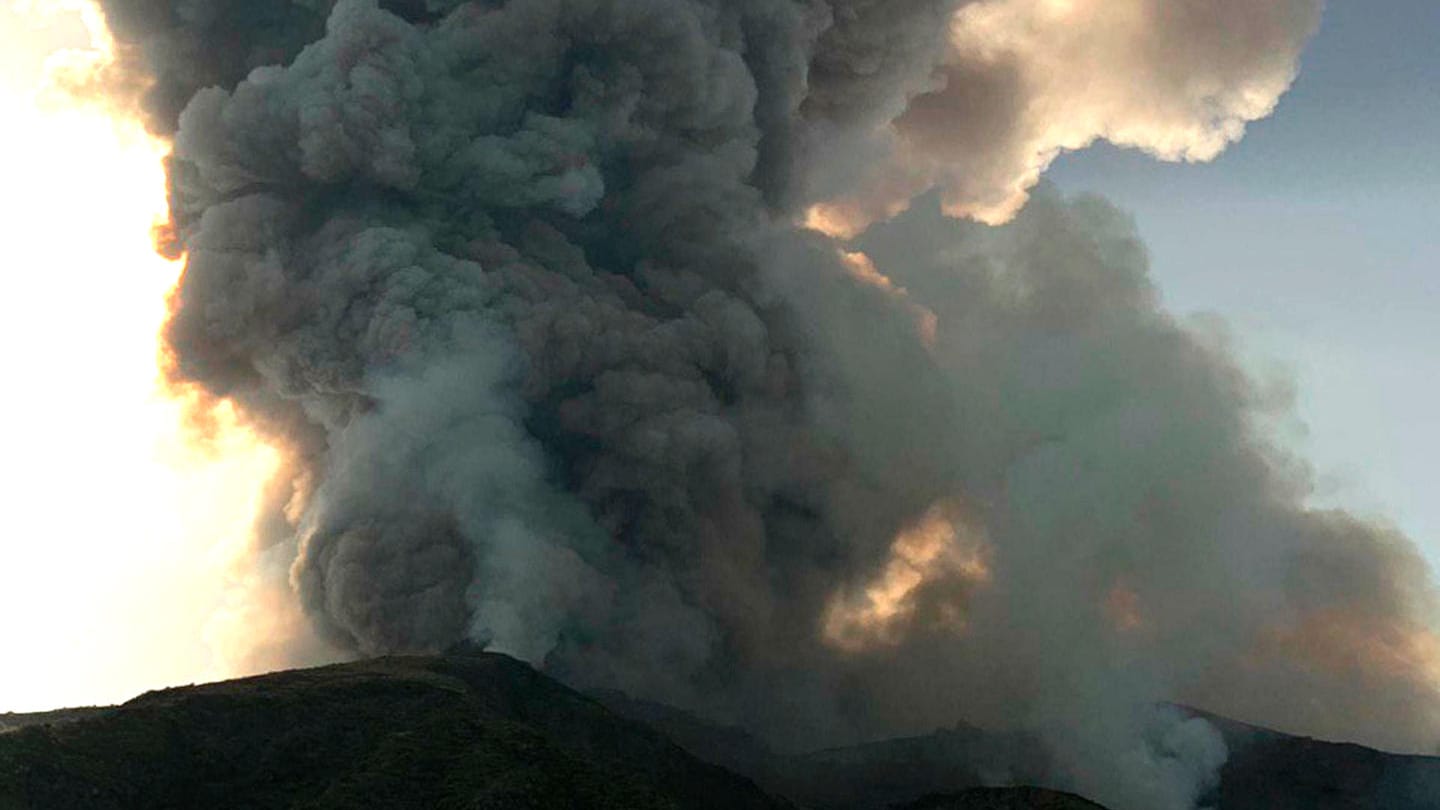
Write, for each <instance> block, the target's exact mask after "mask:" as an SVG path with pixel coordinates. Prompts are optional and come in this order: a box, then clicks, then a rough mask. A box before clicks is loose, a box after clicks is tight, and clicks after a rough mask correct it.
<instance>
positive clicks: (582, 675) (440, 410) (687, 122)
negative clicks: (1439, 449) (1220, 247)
mask: <svg viewBox="0 0 1440 810" xmlns="http://www.w3.org/2000/svg"><path fill="white" fill-rule="evenodd" d="M1319 5H1320V0H1282V1H1281V2H1275V0H1222V1H1221V2H1217V1H1216V0H1105V1H1104V2H1101V1H1100V0H974V1H972V2H964V1H963V0H508V1H507V0H470V1H469V2H460V0H388V2H378V3H377V2H376V0H335V1H333V2H332V0H175V2H168V1H163V0H105V1H104V3H103V6H104V10H105V13H106V16H107V19H108V22H109V24H110V26H111V28H112V30H113V31H114V33H115V35H116V38H117V40H118V42H119V43H120V45H121V47H122V48H123V49H124V50H123V53H124V54H125V55H126V61H125V62H124V63H123V64H122V65H121V66H120V68H119V69H120V70H128V71H131V72H138V73H140V74H143V75H144V76H146V77H147V81H148V83H149V86H148V90H147V93H146V96H145V98H144V99H143V106H144V109H145V110H146V114H147V115H148V120H149V124H150V126H151V127H152V129H154V130H155V131H157V132H160V133H163V134H166V135H168V136H171V137H172V138H173V143H174V152H173V155H172V157H171V158H170V160H169V166H168V168H169V182H170V195H171V196H170V201H171V219H172V222H171V231H170V233H169V240H170V241H169V245H168V246H169V248H171V249H173V250H175V251H176V252H183V253H184V254H185V255H186V257H187V260H186V261H187V263H186V269H185V274H184V277H183V280H182V282H181V284H180V286H179V288H178V290H177V293H176V299H175V302H174V312H173V317H172V320H171V322H170V324H169V326H168V331H167V335H166V337H167V340H168V344H169V346H170V348H171V350H172V351H173V354H174V358H175V370H174V373H175V374H176V375H177V376H178V377H179V378H182V379H184V380H185V381H187V382H190V383H193V384H197V385H199V386H201V387H202V388H203V389H204V390H206V391H208V392H209V393H210V394H212V395H214V396H216V397H224V398H228V399H230V400H231V401H233V402H234V403H235V404H236V405H237V406H238V407H239V408H240V409H241V411H242V412H243V413H244V414H246V415H247V417H248V418H249V419H250V420H251V421H252V422H253V423H254V424H255V425H256V426H257V427H258V428H259V429H261V430H263V431H264V432H265V434H266V435H268V436H269V437H270V438H272V439H273V440H275V441H276V442H277V443H278V444H280V445H281V446H283V447H285V448H286V450H287V453H288V457H289V462H288V464H287V465H286V467H285V470H284V473H283V477H282V479H281V480H279V481H277V482H276V483H275V484H274V485H273V486H272V487H271V491H272V497H271V498H270V499H269V505H268V507H267V511H266V514H265V515H263V516H262V520H261V521H260V524H259V525H260V530H259V532H258V535H259V537H258V543H259V551H258V552H257V553H258V554H259V556H261V557H263V559H264V561H265V565H266V566H268V567H267V569H266V570H280V571H284V570H285V569H287V568H288V577H289V582H290V586H291V587H293V589H294V592H295V593H296V595H297V598H298V601H299V603H300V604H301V605H302V606H303V608H304V611H305V612H306V614H307V615H308V617H309V619H310V622H311V624H312V625H313V627H314V628H315V631H316V632H317V633H318V636H319V637H320V639H321V640H323V642H324V643H326V644H328V645H331V646H332V647H334V648H335V649H337V650H339V651H341V652H342V653H347V654H359V655H368V654H377V653H387V652H399V651H431V650H437V649H442V648H444V647H446V646H447V645H449V644H451V643H453V642H455V641H457V640H461V639H467V638H468V639H474V640H478V641H482V642H484V643H486V644H488V645H489V646H491V647H492V648H493V649H496V650H500V651H504V652H508V653H512V654H515V655H517V656H520V657H522V658H525V659H526V660H529V661H531V662H533V663H535V664H536V665H538V666H541V667H543V668H545V669H546V670H548V671H550V672H552V673H554V674H556V675H558V676H560V677H562V678H565V679H567V680H569V681H571V682H572V683H576V684H578V685H582V686H593V687H614V688H620V689H624V690H626V691H629V692H631V693H634V694H638V695H643V696H646V697H649V698H652V699H656V700H662V701H667V702H670V703H674V704H679V705H682V706H686V707H689V708H692V709H694V710H697V711H700V712H703V713H705V714H708V715H710V716H714V717H720V718H724V719H726V720H731V721H738V722H742V723H745V724H746V725H749V726H750V727H752V728H754V729H756V730H758V731H760V732H762V733H764V734H766V735H768V736H769V737H770V738H771V739H772V740H775V741H777V742H779V743H784V744H790V745H806V744H817V743H820V742H825V743H838V742H843V741H846V740H851V739H859V738H864V737H872V736H876V735H881V734H894V733H900V732H904V731H913V730H917V729H924V728H927V727H929V726H933V724H935V723H936V722H937V721H939V722H947V721H949V720H958V719H960V718H967V719H970V720H972V721H977V722H983V723H990V724H996V725H1007V726H1023V727H1026V728H1030V729H1034V730H1037V731H1038V732H1040V733H1041V734H1042V735H1043V736H1044V739H1045V740H1046V742H1047V744H1048V745H1049V746H1050V747H1051V748H1052V749H1053V754H1054V758H1055V761H1056V762H1057V763H1058V764H1059V766H1060V768H1061V770H1062V773H1061V774H1060V775H1059V776H1057V779H1058V780H1061V781H1063V782H1064V783H1066V785H1067V786H1071V787H1075V788H1079V789H1080V790H1082V791H1084V792H1086V793H1088V794H1089V795H1092V796H1094V797H1096V798H1099V799H1101V800H1104V801H1106V802H1108V803H1111V804H1113V805H1114V806H1116V807H1118V808H1143V809H1144V810H1156V809H1157V808H1160V809H1161V810H1164V809H1165V808H1187V807H1193V806H1194V804H1195V802H1196V801H1197V800H1198V797H1200V796H1201V794H1202V793H1203V792H1204V791H1205V790H1206V789H1207V787H1208V786H1209V785H1210V784H1211V783H1212V781H1213V779H1214V778H1215V773H1216V769H1217V768H1218V767H1219V765H1220V764H1221V763H1222V762H1223V761H1224V758H1225V749H1224V745H1223V743H1222V742H1221V740H1220V737H1219V735H1218V733H1217V732H1216V731H1215V730H1214V729H1213V728H1212V727H1211V726H1209V725H1208V724H1207V723H1205V722H1204V721H1202V720H1198V719H1187V718H1186V717H1184V716H1183V715H1182V714H1180V713H1179V712H1176V711H1174V710H1171V709H1165V708H1162V707H1163V706H1164V705H1166V704H1165V702H1166V701H1186V702H1193V703H1198V704H1200V705H1203V706H1205V707H1206V708H1211V709H1215V710H1219V711H1232V712H1235V713H1237V714H1241V715H1243V716H1244V717H1245V718H1246V719H1249V720H1255V721H1259V722H1267V723H1274V724H1280V725H1283V726H1285V727H1287V728H1292V729H1296V730H1302V731H1307V732H1310V733H1316V734H1327V735H1345V736H1350V737H1352V738H1357V739H1362V740H1366V741H1370V742H1375V743H1380V744H1386V745H1391V746H1407V747H1416V746H1422V745H1423V746H1428V745H1431V744H1433V743H1434V742H1435V741H1436V740H1437V738H1440V700H1437V693H1436V683H1437V676H1440V673H1437V666H1440V651H1437V646H1440V645H1437V643H1436V637H1435V635H1434V632H1433V628H1434V626H1435V625H1434V616H1435V613H1434V612H1435V598H1434V592H1433V589H1432V587H1431V584H1430V582H1429V580H1428V576H1427V574H1426V573H1425V571H1426V569H1425V566H1424V565H1423V563H1422V562H1421V560H1420V558H1419V556H1418V555H1417V553H1416V551H1415V549H1414V547H1413V545H1412V544H1411V543H1410V542H1409V541H1408V540H1406V539H1405V538H1404V537H1401V536H1399V535H1397V534H1396V533H1395V532H1393V531H1391V530H1389V529H1387V528H1385V527H1382V526H1377V525H1372V524H1371V523H1367V522H1365V521H1363V520H1360V519H1358V518H1356V517H1353V516H1350V515H1347V514H1343V513H1336V512H1318V511H1314V510H1312V509H1309V508H1307V506H1306V505H1305V502H1306V499H1307V496H1308V493H1309V486H1310V483H1309V479H1308V473H1307V471H1306V469H1305V468H1304V466H1303V465H1302V464H1300V463H1299V462H1297V461H1296V460H1295V459H1293V458H1291V457H1289V456H1287V455H1286V454H1285V453H1284V452H1282V451H1281V450H1280V449H1278V448H1277V447H1275V446H1273V445H1272V444H1271V443H1269V442H1268V441H1267V438H1266V433H1265V430H1264V428H1265V425H1266V424H1267V420H1268V419H1270V418H1271V417H1272V416H1274V415H1275V414H1277V413H1282V414H1283V412H1284V408H1285V407H1286V405H1287V403H1286V402H1285V401H1284V398H1283V396H1277V395H1275V394H1274V393H1273V392H1272V391H1270V390H1268V389H1267V388H1266V387H1265V386H1262V385H1258V384H1256V383H1255V382H1254V381H1252V380H1250V379H1249V378H1248V377H1247V376H1246V375H1245V374H1244V373H1242V372H1241V370H1240V369H1239V368H1238V366H1237V364H1236V362H1235V360H1234V359H1233V358H1232V357H1231V354H1230V353H1229V351H1228V350H1227V347H1226V344H1225V339H1224V337H1223V335H1220V334H1216V333H1214V332H1202V331H1197V330H1196V329H1194V328H1191V327H1187V326H1185V325H1183V324H1180V323H1178V322H1176V321H1175V320H1174V319H1173V318H1171V317H1170V316H1169V315H1168V314H1167V313H1166V312H1165V311H1164V310H1163V309H1162V308H1161V307H1160V305H1159V301H1158V296H1157V295H1156V293H1155V291H1154V289H1153V288H1152V287H1151V285H1150V282H1149V281H1148V279H1147V270H1146V258H1145V252H1144V249H1143V247H1142V246H1141V245H1140V244H1139V243H1138V241H1137V239H1136V237H1135V234H1134V229H1133V227H1132V226H1131V224H1130V223H1129V222H1128V220H1127V219H1126V218H1125V217H1124V216H1123V215H1121V214H1119V213H1117V212H1116V211H1115V210H1114V209H1112V208H1111V207H1110V206H1109V205H1107V204H1106V203H1104V202H1103V201H1101V200H1097V199H1092V198H1083V199H1073V200H1069V199H1064V198H1061V197H1060V196H1059V195H1057V194H1056V193H1055V192H1053V191H1052V190H1049V189H1046V188H1044V187H1043V186H1042V187H1040V189H1039V190H1038V191H1037V192H1036V193H1035V194H1034V197H1033V199H1031V200H1030V201H1029V203H1028V205H1024V207H1023V208H1022V204H1024V201H1025V199H1026V195H1027V192H1028V191H1029V190H1030V189H1031V187H1032V186H1034V184H1035V183H1036V181H1037V179H1038V176H1039V174H1040V172H1041V171H1042V170H1043V168H1044V167H1045V165H1046V164H1047V163H1048V161H1049V160H1050V159H1051V158H1053V157H1054V155H1055V154H1056V153H1057V152H1058V151H1059V150H1061V149H1066V148H1076V147H1079V146H1083V145H1084V144H1086V143H1089V142H1090V141H1092V140H1094V139H1096V138H1106V139H1109V140H1111V141H1113V142H1116V143H1119V144H1124V145H1131V146H1136V147H1140V148H1143V149H1146V150H1149V151H1151V152H1153V153H1155V154H1156V155H1158V156H1160V157H1163V158H1169V159H1207V158H1209V157H1212V156H1214V155H1215V154H1216V153H1217V152H1219V151H1220V150H1221V149H1223V147H1224V146H1225V145H1226V144H1227V143H1228V142H1230V141H1232V140H1234V139H1235V138H1237V137H1239V136H1240V134H1241V132H1242V130H1243V127H1244V124H1245V123H1246V122H1247V121H1249V120H1253V119H1255V118H1258V117H1261V116H1264V115H1266V114H1268V112H1269V111H1270V109H1271V108H1272V107H1273V105H1274V103H1275V101H1276V99H1277V98H1278V97H1279V96H1280V94H1281V93H1283V92H1284V90H1285V89H1286V88H1287V87H1288V85H1289V83H1290V81H1291V79H1292V78H1293V76H1294V73H1295V70H1296V64H1297V61H1296V60H1297V58H1298V54H1299V51H1300V49H1301V47H1302V46H1303V43H1304V42H1305V40H1306V39H1307V38H1308V36H1309V35H1310V34H1311V33H1312V32H1313V30H1314V28H1315V26H1316V24H1317V20H1318V15H1319ZM929 189H935V190H934V191H932V192H930V193H925V192H926V191H927V190H929ZM907 209H908V210H907ZM957 215H968V216H969V217H972V218H977V219H981V220H984V221H986V222H990V223H1000V222H1002V221H1004V220H1006V219H1007V218H1009V217H1011V216H1012V215H1014V219H1013V222H1010V223H1009V224H1006V225H1003V226H1000V227H992V226H990V225H982V224H979V223H977V222H974V221H967V220H965V219H963V218H959V219H957V218H956V216H957ZM277 561H278V563H277ZM282 576H284V574H282ZM295 643H296V645H297V649H299V648H301V647H304V648H305V649H310V648H311V647H313V644H314V641H313V640H297V641H296V642H295ZM267 660H275V659H274V656H273V650H272V654H271V657H270V658H267Z"/></svg>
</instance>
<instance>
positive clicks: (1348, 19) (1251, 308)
mask: <svg viewBox="0 0 1440 810" xmlns="http://www.w3.org/2000/svg"><path fill="white" fill-rule="evenodd" d="M1437 43H1440V2H1436V0H1331V2H1330V4H1329V7H1328V8H1327V10H1326V14H1325V19H1324V23H1323V28H1322V30H1321V32H1320V34H1319V36H1318V37H1317V38H1316V39H1315V41H1314V42H1312V43H1311V46H1310V48H1309V49H1308V50H1307V51H1306V55H1305V59H1304V62H1303V65H1302V68H1301V72H1300V78H1299V80H1298V81H1297V82H1296V84H1295V86H1294V88H1293V89H1292V90H1291V92H1290V93H1289V94H1288V95H1286V96H1285V98H1284V99H1283V100H1282V101H1281V103H1280V107H1279V109H1277V110H1276V112H1275V114H1274V115H1273V116H1272V117H1270V118H1269V119H1267V120H1264V121H1261V122H1259V123H1258V124H1255V125H1253V126H1252V127H1251V128H1250V131H1249V134H1248V135H1247V136H1246V138H1245V139H1244V140H1243V141H1242V142H1240V143H1239V144H1237V145H1235V146H1233V147H1231V149H1230V151H1229V152H1227V153H1226V154H1225V155H1223V156H1221V158H1220V159H1219V160H1217V161H1216V162H1214V163H1212V164H1206V165H1198V166H1196V165H1171V164H1161V163H1158V162H1156V161H1154V160H1153V159H1151V158H1149V157H1147V156H1144V155H1141V154H1138V153H1133V152H1121V151H1119V150H1116V149H1114V148H1109V147H1102V148H1097V149H1091V150H1088V151H1086V152H1082V153H1077V154H1072V155H1068V156H1066V157H1063V158H1061V160H1060V161H1058V162H1057V163H1056V165H1055V166H1054V167H1053V168H1052V169H1051V171H1050V173H1049V177H1050V179H1051V180H1052V181H1054V182H1055V183H1056V184H1058V185H1059V186H1060V187H1061V188H1063V189H1066V190H1069V191H1081V190H1085V191H1095V192H1098V193H1100V194H1103V195H1105V196H1107V197H1109V198H1111V199H1113V200H1115V201H1116V202H1117V203H1119V204H1120V205H1121V206H1122V207H1124V208H1126V209H1128V210H1130V211H1131V212H1133V214H1134V215H1135V218H1136V220H1137V222H1138V224H1139V226H1140V230H1141V233H1142V235H1143V236H1144V238H1145V240H1146V242H1147V243H1148V244H1149V246H1150V250H1151V255H1152V259H1153V263H1154V273H1155V277H1156V279H1157V281H1158V283H1159V285H1160V288H1161V290H1162V291H1163V294H1164V296H1165V299H1166V300H1167V301H1168V302H1169V304H1170V306H1171V307H1172V308H1173V309H1174V310H1176V311H1177V312H1180V313H1193V312H1212V313H1215V314H1219V315H1221V316H1223V317H1224V318H1225V319H1226V320H1227V321H1229V322H1230V324H1231V326H1232V328H1233V331H1234V332H1235V334H1236V335H1237V337H1238V338H1239V339H1240V340H1241V343H1242V348H1243V349H1244V350H1245V353H1246V354H1247V355H1248V356H1249V357H1251V358H1253V359H1255V360H1256V362H1257V363H1275V362H1278V363H1279V364H1281V366H1282V367H1284V368H1288V370H1289V372H1290V373H1291V374H1292V376H1293V378H1294V379H1295V381H1296V383H1297V385H1298V409H1299V416H1300V419H1301V421H1303V423H1304V425H1305V427H1306V428H1307V432H1306V433H1305V435H1301V436H1297V437H1295V438H1296V442H1297V445H1296V446H1297V447H1298V449H1300V450H1301V451H1302V452H1303V453H1304V455H1306V456H1308V457H1309V458H1310V460H1311V461H1312V462H1314V464H1315V467H1316V470H1317V472H1318V473H1319V474H1320V484H1321V488H1322V493H1323V494H1322V502H1325V503H1343V504H1345V505H1347V506H1351V507H1354V508H1357V509H1359V510H1361V511H1365V512H1378V513H1382V514H1385V515H1387V516H1389V517H1390V518H1391V519H1393V520H1394V521H1396V522H1397V523H1398V524H1399V525H1400V526H1401V527H1402V528H1404V529H1406V530H1407V531H1408V532H1409V533H1410V534H1411V536H1412V537H1414V538H1415V539H1416V540H1417V541H1418V542H1419V543H1420V544H1421V545H1422V546H1423V547H1424V548H1425V550H1426V551H1427V552H1428V554H1429V555H1430V558H1431V559H1432V560H1433V561H1435V562H1436V564H1437V565H1440V502H1437V501H1436V498H1435V495H1436V494H1437V493H1436V492H1435V480H1436V478H1435V470H1434V459H1435V457H1436V454H1437V452H1440V362H1437V355H1436V352H1437V349H1440V152H1437V150H1440V45H1437Z"/></svg>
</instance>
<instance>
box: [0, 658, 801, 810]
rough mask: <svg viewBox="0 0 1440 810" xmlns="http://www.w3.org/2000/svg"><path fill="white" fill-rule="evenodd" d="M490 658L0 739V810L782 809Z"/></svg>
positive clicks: (511, 664)
mask: <svg viewBox="0 0 1440 810" xmlns="http://www.w3.org/2000/svg"><path fill="white" fill-rule="evenodd" d="M788 806H789V805H787V804H786V803H784V802H782V801H780V800H777V799H774V798H771V797H769V796H767V795H765V794H764V793H763V792H762V791H760V790H759V789H758V788H757V787H755V785H754V784H753V783H751V782H749V781H748V780H746V779H744V778H741V777H738V776H735V775H733V774H731V773H729V772H727V771H725V770H723V769H721V768H719V767H717V766H714V765H709V764H706V763H703V762H701V761H699V760H697V759H695V758H694V757H692V756H691V755H689V754H687V753H686V752H684V751H683V750H681V749H680V748H679V747H677V746H676V745H674V744H673V743H671V742H669V741H668V740H667V739H665V738H664V737H662V736H660V735H659V734H658V733H656V732H654V731H651V730H650V729H648V728H645V727H643V726H641V725H639V724H636V723H633V722H630V721H627V720H623V719H621V718H619V717H617V716H615V715H613V714H611V713H610V712H609V711H607V710H605V709H604V708H602V707H601V706H600V705H599V704H597V703H595V702H594V701H592V700H590V699H588V698H586V697H584V696H582V695H580V694H578V693H576V692H573V691H571V690H569V689H566V688H565V687H563V686H560V685H559V684H557V683H555V682H554V681H552V680H550V679H549V678H546V677H545V676H543V675H540V674H539V673H537V672H535V671H534V670H532V669H530V668H529V667H527V666H525V665H523V664H521V663H519V662H516V661H514V660H512V659H509V658H506V657H503V656H498V655H466V656H449V657H440V658H430V657H427V658H419V657H406V658H398V657H397V658H382V659H377V660H374V661H366V662H362V663H356V664H345V665H338V666H331V667H323V668H320V669H312V670H301V671H293V672H283V673H277V674H273V675H266V676H262V677H257V678H248V679H244V680H238V681H229V682H224V683H217V684H210V685H206V686H197V687H188V688H182V689H170V690H165V691H162V692H152V693H149V694H146V695H143V696H141V697H139V698H136V699H135V700H132V701H130V702H129V703H126V704H124V705H122V706H119V707H117V708H115V709H113V710H111V711H108V712H104V713H101V714H98V715H95V716H92V717H90V718H87V719H82V720H77V721H75V722H69V723H63V724H53V725H49V726H30V727H28V728H23V729H20V730H18V731H13V732H10V733H6V734H3V735H0V808H4V810H18V809H19V808H27V809H28V808H36V810H41V809H42V808H43V810H53V809H55V808H60V809H61V810H63V809H64V808H87V809H88V808H93V810H108V809H109V808H146V809H147V810H149V808H177V810H178V809H179V808H185V809H186V810H191V809H192V808H200V807H227V808H291V807H305V808H336V809H337V810H339V809H340V808H357V807H361V808H363V807H384V808H426V809H427V810H430V808H462V807H463V808H497V810H499V809H501V808H505V809H506V810H508V809H510V808H574V807H595V808H616V810H622V809H623V810H630V809H631V808H669V809H673V810H681V809H682V808H692V807H694V808H715V809H716V810H722V809H723V810H731V809H732V808H734V809H735V810H744V809H746V808H755V810H770V809H771V808H775V809H776V810H778V809H779V808H784V807H788Z"/></svg>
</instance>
